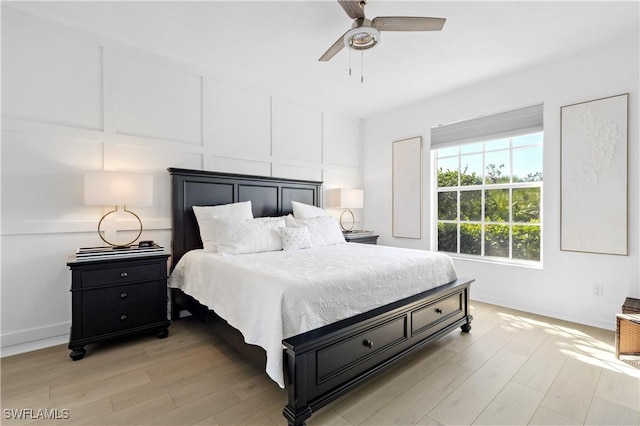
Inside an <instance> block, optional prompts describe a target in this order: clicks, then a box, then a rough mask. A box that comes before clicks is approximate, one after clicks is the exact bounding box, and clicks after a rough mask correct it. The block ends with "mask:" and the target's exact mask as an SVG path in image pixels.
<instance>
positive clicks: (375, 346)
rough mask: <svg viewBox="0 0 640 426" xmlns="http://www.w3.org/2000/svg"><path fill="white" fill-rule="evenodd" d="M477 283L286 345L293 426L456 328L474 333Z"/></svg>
mask: <svg viewBox="0 0 640 426" xmlns="http://www.w3.org/2000/svg"><path fill="white" fill-rule="evenodd" d="M473 281H474V280H473V279H464V278H461V279H458V280H456V281H453V282H451V283H449V284H446V285H444V286H440V287H437V288H435V289H432V290H429V291H426V292H424V293H420V294H417V295H415V296H411V297H409V298H406V299H403V300H400V301H398V302H394V303H392V304H389V305H386V306H382V307H380V308H377V309H374V310H372V311H369V312H365V313H363V314H360V315H357V316H355V317H352V318H347V319H345V320H342V321H339V322H337V323H333V324H329V325H327V326H324V327H321V328H319V329H316V330H311V331H309V332H306V333H303V334H299V335H297V336H293V337H291V338H288V339H285V340H283V344H284V345H285V347H286V352H285V357H286V359H285V369H286V387H287V390H288V398H289V401H288V405H287V406H286V407H285V408H284V412H283V414H284V416H285V417H286V418H287V421H288V423H289V425H292V426H293V425H295V426H298V425H304V424H305V422H306V420H307V419H308V418H309V417H310V416H311V414H312V413H313V412H314V411H316V410H317V409H319V408H320V407H323V406H325V405H326V404H328V403H329V402H331V401H333V400H335V399H336V398H338V397H340V396H342V395H344V394H345V393H346V392H348V391H349V390H351V389H353V388H354V387H356V386H358V385H359V384H360V383H362V382H363V381H365V380H368V379H370V378H372V377H375V376H376V375H378V374H379V373H380V372H382V371H383V370H385V369H386V368H387V367H389V366H391V365H393V364H395V363H397V362H398V361H400V360H402V359H403V358H405V357H407V356H409V355H410V354H412V353H414V352H415V351H416V350H417V349H419V348H422V347H424V346H425V345H427V344H428V343H430V342H432V341H434V340H437V339H439V338H440V337H442V336H445V335H446V334H448V333H449V332H451V331H452V330H454V329H455V328H457V327H460V328H461V329H462V331H463V332H468V331H470V330H471V321H472V319H473V317H472V316H471V312H470V310H469V287H470V285H471V283H472V282H473Z"/></svg>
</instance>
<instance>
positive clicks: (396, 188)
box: [393, 137, 422, 238]
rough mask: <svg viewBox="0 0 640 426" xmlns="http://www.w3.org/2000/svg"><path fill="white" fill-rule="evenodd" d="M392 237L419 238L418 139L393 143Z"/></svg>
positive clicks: (420, 166) (420, 161) (420, 205)
mask: <svg viewBox="0 0 640 426" xmlns="http://www.w3.org/2000/svg"><path fill="white" fill-rule="evenodd" d="M393 236H394V237H399V238H422V137H415V138H411V139H404V140H400V141H396V142H394V143H393Z"/></svg>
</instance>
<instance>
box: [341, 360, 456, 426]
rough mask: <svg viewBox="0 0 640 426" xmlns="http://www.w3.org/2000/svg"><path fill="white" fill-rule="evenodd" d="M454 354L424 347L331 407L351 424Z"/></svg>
mask: <svg viewBox="0 0 640 426" xmlns="http://www.w3.org/2000/svg"><path fill="white" fill-rule="evenodd" d="M453 355H455V354H454V353H453V352H451V351H448V350H446V349H437V350H434V349H433V348H424V350H423V351H419V352H417V353H416V354H415V356H413V357H411V358H409V359H408V360H407V362H406V363H405V364H402V365H398V366H396V367H395V368H394V369H393V370H391V371H388V372H387V373H386V374H384V375H383V376H381V377H378V378H376V379H374V380H372V381H371V382H367V385H366V386H363V387H361V388H359V389H357V390H355V391H354V392H352V393H351V394H348V395H346V396H345V397H344V398H341V399H340V400H339V401H336V403H335V404H334V406H333V409H334V410H335V411H336V412H337V413H338V414H340V416H342V417H343V418H345V419H347V420H348V421H349V422H351V423H352V424H354V425H359V424H361V423H363V422H364V421H365V419H367V418H368V417H370V416H371V415H373V414H375V413H376V412H377V411H378V410H380V409H381V408H382V407H384V406H385V405H387V404H388V403H389V402H390V401H392V400H393V399H395V398H396V396H397V395H398V394H400V393H402V392H404V391H406V390H407V389H408V388H410V387H411V386H413V385H414V384H415V383H417V382H418V381H420V380H422V379H423V378H424V377H426V376H428V375H429V374H430V373H432V372H433V371H435V370H437V369H438V368H440V366H441V365H443V364H444V363H445V362H447V361H448V360H449V359H451V357H452V356H453Z"/></svg>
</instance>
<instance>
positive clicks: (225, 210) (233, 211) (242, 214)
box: [193, 201, 253, 252]
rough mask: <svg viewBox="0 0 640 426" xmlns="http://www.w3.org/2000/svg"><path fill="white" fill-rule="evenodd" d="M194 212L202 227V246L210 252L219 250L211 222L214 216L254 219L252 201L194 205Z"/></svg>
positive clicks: (199, 226)
mask: <svg viewBox="0 0 640 426" xmlns="http://www.w3.org/2000/svg"><path fill="white" fill-rule="evenodd" d="M193 213H195V215H196V220H197V221H198V228H200V239H201V240H202V247H203V248H204V250H205V251H208V252H216V251H217V250H218V248H217V242H216V236H215V227H214V225H213V223H212V222H211V221H212V219H213V218H216V217H219V218H238V219H253V211H252V210H251V201H242V202H240V203H232V204H221V205H219V206H193Z"/></svg>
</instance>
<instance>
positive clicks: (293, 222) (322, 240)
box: [284, 216, 346, 247]
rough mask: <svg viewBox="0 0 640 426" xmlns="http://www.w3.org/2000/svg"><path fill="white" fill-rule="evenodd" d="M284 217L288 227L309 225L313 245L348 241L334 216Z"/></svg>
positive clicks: (318, 245) (319, 245)
mask: <svg viewBox="0 0 640 426" xmlns="http://www.w3.org/2000/svg"><path fill="white" fill-rule="evenodd" d="M284 219H285V222H286V224H287V227H290V228H300V227H303V226H305V227H307V228H308V229H309V236H310V238H311V245H312V246H313V247H322V246H330V245H333V244H342V243H346V241H345V240H344V235H342V231H341V230H340V225H338V221H337V220H336V218H335V217H333V216H319V217H312V218H308V219H296V218H293V217H291V216H285V218H284Z"/></svg>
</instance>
